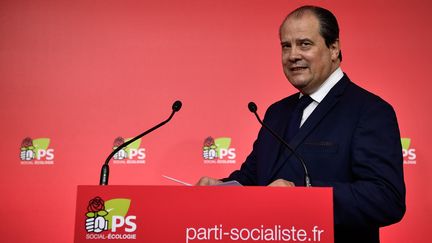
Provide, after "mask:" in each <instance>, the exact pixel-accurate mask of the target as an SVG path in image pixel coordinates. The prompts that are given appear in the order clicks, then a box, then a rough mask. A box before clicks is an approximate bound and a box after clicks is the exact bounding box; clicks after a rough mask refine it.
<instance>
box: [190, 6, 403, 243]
mask: <svg viewBox="0 0 432 243" xmlns="http://www.w3.org/2000/svg"><path fill="white" fill-rule="evenodd" d="M280 39H281V45H282V64H283V70H284V73H285V75H286V77H287V79H288V80H289V82H290V83H291V84H292V85H293V86H294V87H295V88H297V89H298V90H299V91H300V93H297V94H294V95H291V96H289V97H287V98H285V99H283V100H281V101H279V102H276V103H274V104H273V105H271V106H270V107H269V109H268V110H267V112H266V115H265V117H264V123H265V124H267V125H268V126H269V127H270V128H272V130H274V131H275V132H276V133H277V134H280V135H281V136H284V138H285V139H286V140H287V141H288V142H289V144H290V145H291V146H292V147H293V148H294V149H295V150H296V151H297V152H298V153H299V154H300V155H301V156H302V157H303V158H304V160H305V162H306V166H307V169H308V171H309V175H310V177H311V184H312V186H326V187H333V194H334V222H335V242H365V243H371V242H379V227H381V226H386V225H390V224H393V223H395V222H398V221H399V220H401V218H402V216H403V215H404V213H405V185H404V180H403V162H402V148H401V143H400V135H399V128H398V124H397V120H396V115H395V112H394V110H393V108H392V107H391V106H390V105H389V104H388V103H386V102H385V101H384V100H382V99H381V98H379V97H378V96H375V95H373V94H371V93H369V92H368V91H366V90H364V89H362V88H360V87H358V86H357V85H355V84H354V83H352V82H351V81H350V79H349V78H348V76H347V75H345V74H344V73H343V72H342V70H341V68H340V62H341V61H342V55H341V51H340V43H339V27H338V24H337V20H336V18H335V17H334V15H333V14H332V13H331V12H330V11H328V10H326V9H323V8H320V7H314V6H303V7H300V8H298V9H296V10H294V11H293V12H292V13H290V14H289V15H288V16H287V18H286V19H285V20H284V22H283V23H282V25H281V27H280ZM308 97H310V98H312V102H311V103H310V104H306V108H304V110H303V108H301V110H302V111H300V113H301V115H300V117H301V121H298V122H299V123H298V124H297V125H296V126H297V127H296V126H292V124H294V123H293V121H294V118H293V117H294V116H295V113H296V109H299V108H298V104H299V103H300V102H301V101H300V100H302V99H309V98H308ZM299 126H300V128H298V127H299ZM293 127H294V128H293ZM296 130H298V131H296ZM225 180H237V181H238V182H240V183H241V184H243V185H261V186H265V185H270V186H304V185H305V184H304V169H303V167H302V165H301V163H300V162H299V161H298V160H297V159H296V158H295V156H292V154H291V153H290V152H289V151H287V149H286V148H285V147H284V146H283V145H282V144H281V143H280V142H279V141H277V140H276V139H275V138H274V137H272V135H271V134H270V133H269V132H268V131H267V130H265V129H261V130H260V132H259V134H258V138H257V140H256V141H255V143H254V146H253V151H252V152H251V154H250V155H249V156H248V157H247V159H246V161H245V162H244V163H243V164H242V166H241V168H240V170H237V171H234V172H233V173H232V174H231V175H230V176H229V177H228V178H225V179H223V180H217V179H214V178H210V177H203V178H201V180H200V181H199V182H198V185H214V184H219V183H221V182H222V181H225ZM287 206H288V205H287Z"/></svg>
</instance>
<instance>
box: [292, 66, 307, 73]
mask: <svg viewBox="0 0 432 243" xmlns="http://www.w3.org/2000/svg"><path fill="white" fill-rule="evenodd" d="M306 68H307V67H291V68H290V70H291V71H292V72H296V71H303V70H305V69H306Z"/></svg>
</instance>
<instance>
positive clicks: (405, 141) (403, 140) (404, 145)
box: [401, 138, 411, 150]
mask: <svg viewBox="0 0 432 243" xmlns="http://www.w3.org/2000/svg"><path fill="white" fill-rule="evenodd" d="M401 143H402V148H403V149H406V150H408V149H409V148H410V145H411V138H401Z"/></svg>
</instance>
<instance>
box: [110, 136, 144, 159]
mask: <svg viewBox="0 0 432 243" xmlns="http://www.w3.org/2000/svg"><path fill="white" fill-rule="evenodd" d="M131 139H132V138H128V139H124V138H123V137H117V138H116V139H114V143H113V148H112V149H113V150H115V149H117V148H118V147H119V146H120V145H122V144H123V143H125V142H127V141H129V140H131ZM140 146H141V139H138V140H136V141H135V142H133V143H131V144H129V145H128V146H126V147H125V148H123V149H122V150H120V151H118V152H117V153H116V154H115V155H114V157H113V163H114V164H145V157H146V153H145V152H146V151H145V148H141V147H140Z"/></svg>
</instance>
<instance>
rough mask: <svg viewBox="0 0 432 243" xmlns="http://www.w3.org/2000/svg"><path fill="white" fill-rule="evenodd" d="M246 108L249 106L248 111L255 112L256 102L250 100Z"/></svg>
mask: <svg viewBox="0 0 432 243" xmlns="http://www.w3.org/2000/svg"><path fill="white" fill-rule="evenodd" d="M248 108H249V111H250V112H253V113H255V112H256V111H257V110H258V108H257V106H256V104H255V103H254V102H252V101H251V102H249V104H248Z"/></svg>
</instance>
